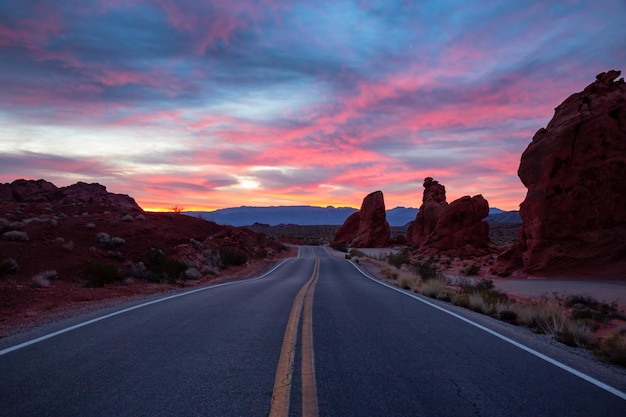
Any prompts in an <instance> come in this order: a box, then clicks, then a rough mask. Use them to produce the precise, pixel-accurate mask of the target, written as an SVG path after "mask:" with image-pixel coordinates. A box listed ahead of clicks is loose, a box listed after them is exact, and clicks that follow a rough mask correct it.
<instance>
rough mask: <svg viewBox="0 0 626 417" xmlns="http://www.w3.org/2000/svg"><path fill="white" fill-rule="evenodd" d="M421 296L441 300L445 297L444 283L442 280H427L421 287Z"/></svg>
mask: <svg viewBox="0 0 626 417" xmlns="http://www.w3.org/2000/svg"><path fill="white" fill-rule="evenodd" d="M422 294H424V295H425V296H427V297H430V298H437V299H442V298H444V296H446V295H447V294H446V282H445V281H444V280H442V279H429V280H427V281H424V284H423V285H422Z"/></svg>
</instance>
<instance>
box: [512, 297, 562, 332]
mask: <svg viewBox="0 0 626 417" xmlns="http://www.w3.org/2000/svg"><path fill="white" fill-rule="evenodd" d="M511 307H512V311H514V312H515V313H516V314H517V317H518V320H519V322H520V323H521V324H522V325H524V326H526V327H528V328H530V329H531V330H533V331H535V332H536V333H546V330H547V329H546V325H547V324H548V323H554V322H555V321H556V320H558V318H555V317H561V316H562V315H563V310H562V308H561V307H560V306H558V305H557V304H555V303H552V302H550V301H549V300H548V299H547V298H540V299H538V300H535V301H532V302H527V303H518V304H514V305H512V306H511Z"/></svg>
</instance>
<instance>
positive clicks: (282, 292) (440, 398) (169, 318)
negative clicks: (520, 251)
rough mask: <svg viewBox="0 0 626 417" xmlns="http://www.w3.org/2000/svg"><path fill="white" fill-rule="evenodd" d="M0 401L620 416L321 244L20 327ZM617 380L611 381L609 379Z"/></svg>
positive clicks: (102, 409) (236, 411)
mask: <svg viewBox="0 0 626 417" xmlns="http://www.w3.org/2000/svg"><path fill="white" fill-rule="evenodd" d="M13 340H14V338H6V339H2V340H0V416H7V417H8V416H141V415H145V416H267V415H270V414H271V415H272V416H285V415H291V416H299V415H308V416H315V415H320V416H476V415H480V416H507V415H510V416H623V415H624V410H626V400H625V399H624V398H620V396H619V395H616V394H615V393H611V392H608V391H607V390H606V389H602V388H599V387H598V386H597V385H594V384H591V383H589V382H588V381H586V380H584V379H582V378H580V377H578V376H575V375H573V374H572V373H570V372H566V371H564V370H563V369H561V368H559V367H557V366H554V365H553V364H550V363H548V362H546V361H545V360H542V359H540V358H538V357H537V356H535V355H532V354H530V353H529V352H527V351H525V350H523V349H520V348H519V347H516V346H513V345H512V344H510V343H507V342H505V341H503V340H502V339H500V338H498V337H495V336H493V335H492V334H489V333H487V332H485V331H482V330H480V329H478V328H476V327H475V326H472V325H470V324H468V323H467V322H464V321H462V320H459V319H458V318H456V317H453V316H451V315H449V314H446V313H444V312H442V311H440V310H438V309H435V308H433V307H431V306H429V305H427V304H425V303H423V302H420V301H418V300H416V299H415V298H412V297H409V296H406V295H405V294H402V293H400V292H398V291H395V290H393V289H390V288H387V287H385V286H383V285H380V284H379V283H376V282H374V281H373V280H370V279H369V278H367V277H365V276H364V275H363V274H362V273H361V272H359V270H358V269H357V268H356V267H355V266H354V265H353V264H351V263H349V262H348V261H345V260H343V259H336V258H333V257H330V256H329V255H328V253H327V252H326V251H325V250H324V249H323V248H310V247H303V248H301V251H300V255H299V257H298V258H295V259H290V260H287V261H286V262H284V263H282V264H281V265H279V266H278V267H277V268H275V269H274V270H273V271H271V272H270V273H268V274H266V275H264V276H262V277H260V278H258V279H253V280H247V281H242V282H238V283H232V284H228V285H221V286H215V287H209V288H206V289H202V290H199V291H198V290H195V291H192V292H189V293H183V294H177V296H176V297H172V298H168V299H166V300H164V301H160V302H156V303H153V304H149V305H145V306H141V307H139V308H134V309H130V310H128V311H125V312H123V313H122V314H117V315H112V316H110V317H107V318H105V319H102V320H99V321H94V322H91V323H89V324H87V325H84V326H79V327H77V328H73V329H71V330H70V331H67V332H62V333H60V334H57V335H55V336H54V337H50V338H44V339H42V340H40V341H36V342H35V343H32V342H31V343H25V344H22V345H17V346H15V345H14V344H12V341H13ZM618 394H619V393H618Z"/></svg>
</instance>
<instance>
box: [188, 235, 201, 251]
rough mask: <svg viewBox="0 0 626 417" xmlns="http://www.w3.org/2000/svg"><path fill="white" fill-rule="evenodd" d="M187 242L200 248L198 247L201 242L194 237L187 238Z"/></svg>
mask: <svg viewBox="0 0 626 417" xmlns="http://www.w3.org/2000/svg"><path fill="white" fill-rule="evenodd" d="M189 244H190V245H191V246H193V247H194V248H196V249H200V247H201V246H202V242H200V241H199V240H196V239H194V238H191V239H189Z"/></svg>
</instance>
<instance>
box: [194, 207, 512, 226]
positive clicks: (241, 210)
mask: <svg viewBox="0 0 626 417" xmlns="http://www.w3.org/2000/svg"><path fill="white" fill-rule="evenodd" d="M357 211H358V210H357V209H355V208H352V207H333V206H328V207H315V206H272V207H250V206H242V207H233V208H225V209H220V210H215V211H187V212H183V214H186V215H188V216H194V217H200V218H203V219H204V220H210V221H212V222H215V223H217V224H222V225H230V226H251V225H253V224H254V223H262V224H269V225H270V226H277V225H279V224H297V225H301V226H319V225H342V224H343V222H344V221H345V220H346V219H347V218H348V217H349V216H350V215H351V214H352V213H355V212H357ZM418 211H419V210H418V209H416V208H413V207H396V208H393V209H391V210H387V221H388V222H389V225H390V226H404V225H406V224H407V223H408V222H410V221H413V220H415V216H417V213H418ZM487 221H492V222H498V223H509V222H510V223H521V219H520V217H519V212H517V211H504V210H500V209H498V208H491V209H489V216H488V217H487Z"/></svg>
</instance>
